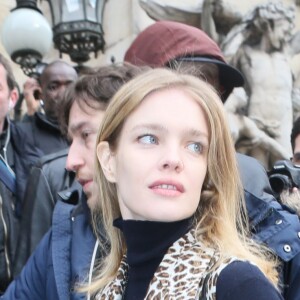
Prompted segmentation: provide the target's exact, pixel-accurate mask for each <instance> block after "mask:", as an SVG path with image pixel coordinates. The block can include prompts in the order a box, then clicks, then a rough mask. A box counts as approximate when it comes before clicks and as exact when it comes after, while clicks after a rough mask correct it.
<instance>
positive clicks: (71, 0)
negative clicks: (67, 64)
mask: <svg viewBox="0 0 300 300" xmlns="http://www.w3.org/2000/svg"><path fill="white" fill-rule="evenodd" d="M48 2H49V4H50V9H51V16H52V22H53V41H54V45H55V48H57V49H58V50H59V52H60V55H62V53H66V54H68V55H69V56H70V58H71V60H72V61H74V62H76V63H77V64H78V66H79V68H80V66H81V65H82V64H83V63H84V62H86V61H88V60H89V59H90V57H89V54H90V53H91V52H94V53H95V57H97V52H98V51H100V50H101V51H103V49H104V45H105V41H104V37H103V35H104V33H103V29H102V19H103V10H104V6H105V2H106V0H48Z"/></svg>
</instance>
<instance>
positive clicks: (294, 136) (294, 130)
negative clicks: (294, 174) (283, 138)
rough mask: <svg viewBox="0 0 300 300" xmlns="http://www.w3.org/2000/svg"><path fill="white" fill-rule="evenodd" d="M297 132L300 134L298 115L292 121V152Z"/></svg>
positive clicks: (299, 118)
mask: <svg viewBox="0 0 300 300" xmlns="http://www.w3.org/2000/svg"><path fill="white" fill-rule="evenodd" d="M299 134H300V117H298V118H297V119H296V121H295V122H294V124H293V128H292V132H291V144H292V150H293V152H294V150H295V140H296V137H297V136H298V135H299Z"/></svg>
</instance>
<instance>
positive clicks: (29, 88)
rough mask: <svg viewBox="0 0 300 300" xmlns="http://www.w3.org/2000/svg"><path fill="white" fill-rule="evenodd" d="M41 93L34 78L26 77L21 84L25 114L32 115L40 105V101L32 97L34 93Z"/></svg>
mask: <svg viewBox="0 0 300 300" xmlns="http://www.w3.org/2000/svg"><path fill="white" fill-rule="evenodd" d="M35 92H37V94H39V95H40V94H41V87H40V85H39V83H38V82H37V80H36V79H34V78H28V79H27V80H26V82H25V83H24V85H23V95H24V99H25V101H26V106H27V114H28V115H29V116H32V115H34V114H35V113H36V112H37V111H38V110H39V107H40V102H39V101H38V100H40V99H36V98H35V97H34V93H35Z"/></svg>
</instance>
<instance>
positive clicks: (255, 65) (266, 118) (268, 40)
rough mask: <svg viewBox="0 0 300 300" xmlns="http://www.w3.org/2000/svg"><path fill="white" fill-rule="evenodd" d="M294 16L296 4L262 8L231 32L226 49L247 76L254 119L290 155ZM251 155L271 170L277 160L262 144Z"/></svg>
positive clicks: (280, 4)
mask: <svg viewBox="0 0 300 300" xmlns="http://www.w3.org/2000/svg"><path fill="white" fill-rule="evenodd" d="M294 17H295V14H294V8H293V7H285V6H283V4H282V3H281V2H279V1H273V2H269V3H267V4H264V5H259V6H256V7H255V8H254V9H253V10H252V11H251V12H250V13H249V14H248V15H247V16H246V17H245V18H244V20H243V21H242V22H241V24H239V25H237V26H235V27H234V28H233V29H232V30H231V32H230V33H229V35H228V37H227V39H226V40H225V41H224V43H223V47H222V48H223V52H224V53H225V55H229V54H234V56H233V57H232V64H233V65H235V66H236V67H237V68H238V69H240V71H241V72H242V73H243V74H244V76H245V79H246V84H245V89H246V92H247V94H248V97H249V102H248V111H247V115H248V117H249V118H251V119H252V120H253V121H254V122H255V123H256V125H257V127H258V128H259V129H261V130H263V131H264V132H265V133H266V134H267V135H269V136H270V137H272V138H274V139H275V140H276V141H277V142H278V143H280V144H281V145H282V146H283V147H284V148H285V149H286V150H287V151H288V152H289V153H290V154H291V145H290V132H291V129H292V123H293V99H292V95H293V75H292V71H291V67H290V65H289V55H290V54H291V53H293V52H294V51H292V50H291V49H290V46H291V43H290V40H291V38H292V36H291V34H292V32H293V28H294ZM236 49H238V50H237V52H236V53H234V52H235V50H236ZM248 154H250V155H251V156H254V157H256V158H257V159H259V160H260V161H262V162H263V164H264V165H265V166H266V167H267V168H268V167H270V166H271V165H272V164H273V163H274V161H275V160H276V158H275V157H274V155H273V153H271V152H270V151H269V152H266V150H265V149H262V148H261V147H255V148H253V149H251V150H250V151H249V153H248Z"/></svg>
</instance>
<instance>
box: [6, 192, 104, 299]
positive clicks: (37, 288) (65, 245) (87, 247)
mask: <svg viewBox="0 0 300 300" xmlns="http://www.w3.org/2000/svg"><path fill="white" fill-rule="evenodd" d="M60 194H61V195H62V198H63V199H64V201H62V200H59V201H58V202H57V204H56V206H55V209H54V212H53V223H52V227H51V229H50V230H49V231H48V232H47V234H46V235H45V236H44V237H43V239H42V240H41V242H40V244H39V245H38V247H37V248H36V250H35V251H34V253H33V255H32V256H31V257H30V258H29V260H28V262H27V264H26V266H25V268H23V270H22V272H21V273H20V275H19V276H18V277H17V278H16V279H15V280H14V281H13V282H12V283H11V285H10V286H9V287H8V289H7V291H6V293H5V294H4V296H3V298H1V299H7V300H8V299H9V300H12V299H20V300H26V299H28V300H40V299H43V300H53V299H56V300H67V299H72V300H79V299H86V298H85V295H83V294H79V293H77V292H76V291H75V290H74V284H75V283H81V282H83V281H84V280H85V279H86V278H87V275H88V273H89V271H90V267H91V266H90V265H91V261H92V255H93V252H94V248H95V246H96V239H95V236H94V234H93V231H92V228H91V223H90V210H89V208H88V207H87V204H86V199H84V198H83V199H81V201H80V202H79V203H78V205H76V206H74V204H70V203H69V202H71V203H75V202H78V199H79V193H78V191H76V190H75V191H73V192H70V191H66V192H62V193H60ZM99 253H101V251H99V252H98V256H97V257H98V258H99ZM91 269H92V268H91Z"/></svg>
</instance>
